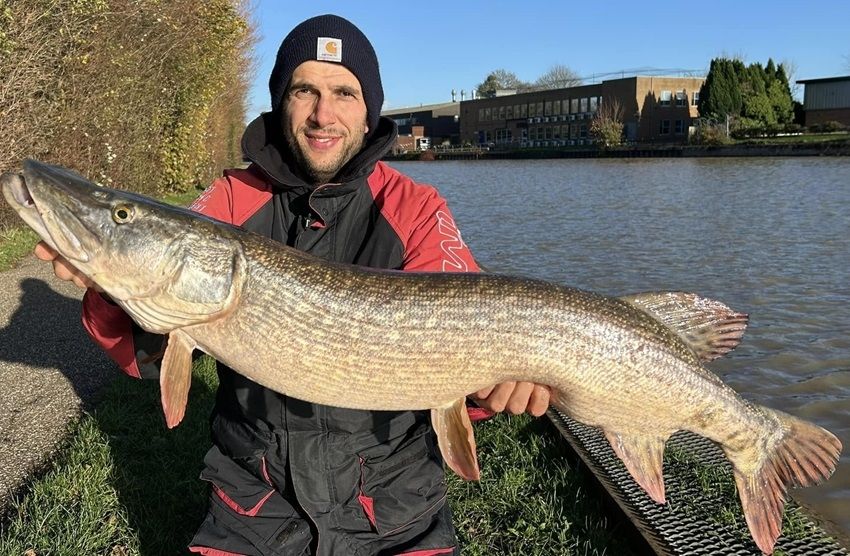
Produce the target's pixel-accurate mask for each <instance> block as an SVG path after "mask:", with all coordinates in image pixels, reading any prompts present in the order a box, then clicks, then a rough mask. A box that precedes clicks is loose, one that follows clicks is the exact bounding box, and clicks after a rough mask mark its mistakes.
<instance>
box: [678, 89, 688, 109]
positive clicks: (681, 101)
mask: <svg viewBox="0 0 850 556" xmlns="http://www.w3.org/2000/svg"><path fill="white" fill-rule="evenodd" d="M687 105H688V95H687V93H685V91H676V106H687Z"/></svg>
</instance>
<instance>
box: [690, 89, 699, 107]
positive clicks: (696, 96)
mask: <svg viewBox="0 0 850 556" xmlns="http://www.w3.org/2000/svg"><path fill="white" fill-rule="evenodd" d="M697 104H699V91H695V92H693V93H691V106H696V105H697Z"/></svg>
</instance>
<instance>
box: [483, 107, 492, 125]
mask: <svg viewBox="0 0 850 556" xmlns="http://www.w3.org/2000/svg"><path fill="white" fill-rule="evenodd" d="M491 113H492V111H491V109H490V108H485V109H484V119H485V120H486V121H488V122H489V121H490V120H491V119H492V118H491V117H490V115H491Z"/></svg>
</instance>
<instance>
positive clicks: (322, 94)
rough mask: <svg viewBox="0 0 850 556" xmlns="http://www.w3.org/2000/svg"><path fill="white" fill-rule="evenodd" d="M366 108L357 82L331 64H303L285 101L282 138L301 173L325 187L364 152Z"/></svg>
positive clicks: (342, 69) (295, 75) (338, 67)
mask: <svg viewBox="0 0 850 556" xmlns="http://www.w3.org/2000/svg"><path fill="white" fill-rule="evenodd" d="M366 112H367V111H366V102H365V101H364V100H363V91H362V89H361V88H360V81H359V80H358V79H357V77H355V75H354V74H353V73H351V72H350V71H349V70H348V69H347V68H345V67H344V66H342V65H340V64H334V63H331V62H314V61H309V62H304V63H303V64H301V65H300V66H298V67H297V68H295V71H294V72H293V73H292V79H291V80H290V82H289V89H288V90H287V93H286V97H285V98H284V110H283V122H282V124H283V132H284V136H285V137H286V142H287V144H288V145H289V148H290V149H291V151H292V152H293V153H294V154H295V157H296V159H297V161H298V163H299V164H300V165H301V169H302V170H303V172H304V173H305V174H306V175H307V176H308V177H309V178H310V179H311V180H312V181H313V182H314V183H315V184H323V183H328V182H329V181H330V180H331V179H332V178H333V177H334V176H335V175H336V174H337V172H339V170H340V168H342V167H343V166H344V165H345V163H346V162H348V161H349V160H351V158H352V157H353V156H354V155H355V154H357V152H358V151H359V150H360V149H361V147H363V142H364V141H365V137H366V133H368V131H369V128H368V126H367V125H366Z"/></svg>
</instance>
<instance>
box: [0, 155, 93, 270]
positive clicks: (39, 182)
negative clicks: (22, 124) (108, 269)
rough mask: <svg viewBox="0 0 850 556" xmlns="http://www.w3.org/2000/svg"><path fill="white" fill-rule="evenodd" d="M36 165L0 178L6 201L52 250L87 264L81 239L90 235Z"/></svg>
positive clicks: (58, 188)
mask: <svg viewBox="0 0 850 556" xmlns="http://www.w3.org/2000/svg"><path fill="white" fill-rule="evenodd" d="M42 166H45V167H46V165H41V164H39V163H33V161H26V162H25V163H24V173H23V174H15V173H5V174H3V175H2V176H0V189H2V191H3V197H5V199H6V202H7V203H8V204H9V206H11V207H12V209H13V210H14V211H15V212H17V213H18V216H20V217H21V219H22V220H23V221H24V222H25V223H26V224H27V225H28V226H29V227H30V228H32V229H33V230H34V231H35V232H36V233H37V234H38V235H39V236H41V238H42V239H43V240H44V241H45V243H47V244H48V245H49V246H50V247H51V248H53V249H54V250H56V251H57V252H58V253H60V254H61V255H62V256H63V257H65V258H66V259H68V260H69V261H77V262H88V260H89V258H90V257H89V254H88V252H87V250H86V249H85V247H84V246H83V242H82V241H81V239H80V238H81V237H85V236H87V235H91V233H90V232H88V230H87V229H86V227H85V226H84V225H83V223H82V222H81V221H80V219H79V218H77V217H76V216H75V215H74V208H75V203H74V199H73V197H72V196H71V195H68V193H67V192H65V191H63V188H62V187H61V185H60V184H56V183H52V182H53V181H54V180H51V179H49V178H50V176H49V175H47V174H44V172H43V171H42V168H41V167H42Z"/></svg>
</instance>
